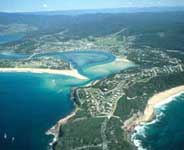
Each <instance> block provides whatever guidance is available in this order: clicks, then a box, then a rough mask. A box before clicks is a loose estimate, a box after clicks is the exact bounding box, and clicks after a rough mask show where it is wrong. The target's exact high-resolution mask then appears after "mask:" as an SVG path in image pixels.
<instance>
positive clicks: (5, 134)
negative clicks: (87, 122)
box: [0, 51, 129, 150]
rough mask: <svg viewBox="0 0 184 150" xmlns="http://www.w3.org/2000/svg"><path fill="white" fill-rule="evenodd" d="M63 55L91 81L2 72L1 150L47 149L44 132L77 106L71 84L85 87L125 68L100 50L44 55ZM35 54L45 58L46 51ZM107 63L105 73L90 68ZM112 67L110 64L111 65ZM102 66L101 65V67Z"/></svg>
mask: <svg viewBox="0 0 184 150" xmlns="http://www.w3.org/2000/svg"><path fill="white" fill-rule="evenodd" d="M44 55H45V56H54V57H57V58H64V59H65V60H66V61H68V62H69V63H70V64H71V65H72V66H73V67H74V68H76V69H78V71H79V72H80V73H81V74H83V72H85V73H86V74H85V75H86V76H87V77H88V78H89V80H87V81H86V80H85V81H82V80H79V79H75V78H72V77H67V76H61V75H49V74H33V73H0V150H46V149H47V148H48V144H49V142H50V141H51V140H52V137H49V136H46V135H45V132H46V131H47V130H48V129H50V128H51V127H52V126H53V125H55V123H56V122H57V121H58V120H60V119H61V118H64V117H65V116H66V115H68V114H69V113H70V112H72V111H73V109H74V103H73V101H72V100H71V99H70V92H71V91H70V90H71V88H72V87H79V86H84V85H85V84H87V83H89V82H91V81H93V80H95V79H97V78H98V79H101V78H104V77H105V76H107V75H111V74H113V73H115V72H117V71H120V70H122V69H123V68H124V67H125V66H127V67H129V64H127V63H125V64H124V65H123V67H122V66H120V67H119V66H118V67H115V69H113V65H114V64H113V65H112V64H111V62H113V61H114V60H115V56H113V55H112V54H111V53H106V52H99V51H88V52H84V51H78V52H65V53H57V52H56V53H52V54H44ZM27 57H29V56H27V55H23V54H19V55H17V54H1V55H0V59H3V58H4V59H5V58H6V59H22V58H27ZM36 57H43V54H41V55H37V56H36ZM104 64H107V65H106V67H104V69H103V70H104V72H98V71H97V72H96V71H95V70H94V69H91V70H90V73H89V74H88V70H87V69H88V68H89V67H97V68H98V66H99V65H104ZM108 66H109V67H108ZM100 68H101V69H102V67H100Z"/></svg>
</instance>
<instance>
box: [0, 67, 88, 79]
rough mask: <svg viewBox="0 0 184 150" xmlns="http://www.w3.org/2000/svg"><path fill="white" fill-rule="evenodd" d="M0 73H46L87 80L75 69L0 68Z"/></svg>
mask: <svg viewBox="0 0 184 150" xmlns="http://www.w3.org/2000/svg"><path fill="white" fill-rule="evenodd" d="M0 72H31V73H48V74H56V75H66V76H71V77H75V78H78V79H80V80H87V79H88V78H87V77H85V76H83V75H81V74H79V72H78V71H77V70H76V69H71V70H56V69H40V68H0Z"/></svg>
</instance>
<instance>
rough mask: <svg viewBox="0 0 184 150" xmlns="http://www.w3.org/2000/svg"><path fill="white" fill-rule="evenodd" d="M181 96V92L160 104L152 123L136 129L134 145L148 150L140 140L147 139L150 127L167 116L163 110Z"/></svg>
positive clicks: (139, 148)
mask: <svg viewBox="0 0 184 150" xmlns="http://www.w3.org/2000/svg"><path fill="white" fill-rule="evenodd" d="M181 94H184V92H180V93H178V94H176V95H174V96H171V97H170V98H168V99H166V100H165V101H162V102H160V103H158V104H157V105H156V106H155V115H156V116H155V119H153V120H152V121H151V122H146V123H141V124H140V125H138V126H136V127H135V133H134V134H132V137H131V140H132V141H133V143H134V145H135V146H136V147H137V149H138V150H147V149H146V148H144V147H143V145H142V140H141V139H139V137H141V138H143V139H145V138H146V130H147V129H148V128H149V125H153V124H156V123H157V122H159V121H160V120H161V119H162V118H163V117H164V116H165V114H164V113H163V110H166V109H167V104H169V103H171V102H172V101H175V100H177V97H178V96H181Z"/></svg>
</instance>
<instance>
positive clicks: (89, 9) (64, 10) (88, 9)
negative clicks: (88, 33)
mask: <svg viewBox="0 0 184 150" xmlns="http://www.w3.org/2000/svg"><path fill="white" fill-rule="evenodd" d="M132 8H139V9H141V8H184V5H183V6H177V5H176V6H167V5H166V6H137V7H135V6H128V7H127V6H125V7H109V8H84V9H63V10H59V9H58V10H52V9H51V10H37V11H0V12H1V13H39V12H67V11H93V10H94V11H95V10H110V9H132Z"/></svg>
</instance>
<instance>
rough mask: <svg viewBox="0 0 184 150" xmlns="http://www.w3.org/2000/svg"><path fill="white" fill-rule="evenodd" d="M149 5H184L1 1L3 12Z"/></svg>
mask: <svg viewBox="0 0 184 150" xmlns="http://www.w3.org/2000/svg"><path fill="white" fill-rule="evenodd" d="M149 7H184V1H183V2H182V1H181V0H154V1H150V0H149V1H148V0H142V1H138V0H124V1H122V0H108V1H106V0H93V1H92V0H89V1H85V0H68V1H67V2H65V1H61V0H28V1H22V2H21V4H20V0H6V1H3V2H0V11H1V12H40V11H68V10H95V9H116V8H117V9H119V8H122V9H123V8H149Z"/></svg>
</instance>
